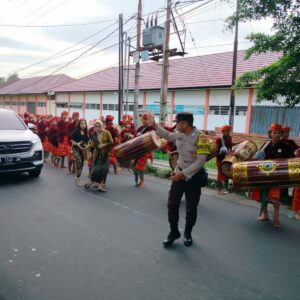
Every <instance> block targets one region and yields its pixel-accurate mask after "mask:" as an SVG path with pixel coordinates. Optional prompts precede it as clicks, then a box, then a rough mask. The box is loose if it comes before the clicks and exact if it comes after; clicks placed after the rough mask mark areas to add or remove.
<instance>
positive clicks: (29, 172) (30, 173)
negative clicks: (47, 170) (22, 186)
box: [28, 170, 42, 178]
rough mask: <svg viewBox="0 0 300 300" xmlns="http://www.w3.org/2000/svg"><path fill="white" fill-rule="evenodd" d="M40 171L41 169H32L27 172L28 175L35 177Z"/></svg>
mask: <svg viewBox="0 0 300 300" xmlns="http://www.w3.org/2000/svg"><path fill="white" fill-rule="evenodd" d="M41 172H42V170H32V171H28V174H29V176H30V177H32V178H36V177H39V176H40V174H41Z"/></svg>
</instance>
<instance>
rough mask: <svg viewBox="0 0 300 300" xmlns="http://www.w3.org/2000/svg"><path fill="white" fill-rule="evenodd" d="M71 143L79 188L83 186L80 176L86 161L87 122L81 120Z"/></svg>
mask: <svg viewBox="0 0 300 300" xmlns="http://www.w3.org/2000/svg"><path fill="white" fill-rule="evenodd" d="M71 143H72V151H73V156H74V158H75V174H76V184H77V185H78V186H82V183H81V180H80V176H81V173H82V169H83V165H84V160H85V148H86V146H87V143H88V131H87V124H86V120H84V119H80V120H79V123H78V125H77V127H76V129H75V130H74V132H73V134H72V137H71Z"/></svg>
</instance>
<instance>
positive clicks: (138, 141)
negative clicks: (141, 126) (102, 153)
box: [115, 131, 161, 161]
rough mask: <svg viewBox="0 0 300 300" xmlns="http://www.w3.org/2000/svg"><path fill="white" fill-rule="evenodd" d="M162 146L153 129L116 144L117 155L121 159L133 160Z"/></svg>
mask: <svg viewBox="0 0 300 300" xmlns="http://www.w3.org/2000/svg"><path fill="white" fill-rule="evenodd" d="M160 147H161V140H160V138H159V137H158V136H157V134H156V132H155V131H151V132H147V133H145V134H143V135H140V136H138V137H136V138H134V139H132V140H129V141H128V142H126V143H123V144H121V145H118V146H116V147H115V155H116V157H117V159H118V160H119V161H126V160H132V159H136V158H138V157H141V156H143V155H145V154H147V153H148V152H151V151H153V150H155V149H158V148H160Z"/></svg>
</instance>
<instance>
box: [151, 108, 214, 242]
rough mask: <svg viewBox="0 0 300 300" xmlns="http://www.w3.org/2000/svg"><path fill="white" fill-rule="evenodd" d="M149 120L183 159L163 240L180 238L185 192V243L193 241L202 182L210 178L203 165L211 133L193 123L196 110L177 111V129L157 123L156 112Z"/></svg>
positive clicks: (174, 187) (179, 164)
mask: <svg viewBox="0 0 300 300" xmlns="http://www.w3.org/2000/svg"><path fill="white" fill-rule="evenodd" d="M148 116H149V117H148V119H149V123H150V124H153V127H154V128H155V129H156V131H157V134H158V135H159V136H161V137H162V138H164V139H166V140H168V141H171V142H174V143H176V146H177V149H178V153H179V159H178V163H177V166H176V168H175V171H174V175H173V176H172V177H171V180H172V185H171V189H170V192H169V198H168V219H169V224H170V229H171V231H170V233H169V235H168V237H167V239H166V240H165V241H164V242H163V245H164V246H165V247H169V246H171V245H172V244H173V243H174V241H175V240H176V239H178V238H180V232H179V230H178V222H179V207H180V202H181V198H182V196H183V194H185V197H186V224H185V231H184V245H185V246H186V247H190V246H191V245H192V244H193V239H192V234H191V233H192V229H193V227H194V225H195V223H196V219H197V207H198V204H199V201H200V195H201V186H203V185H204V184H205V183H204V181H207V174H206V172H205V170H204V169H203V166H204V163H205V161H206V159H207V156H208V155H209V154H210V146H209V141H208V138H207V136H205V135H202V134H200V132H198V131H197V129H196V128H195V127H194V126H193V121H194V117H193V114H191V113H187V112H182V113H178V114H177V115H176V122H177V131H176V132H173V133H171V132H168V131H167V130H165V129H164V128H163V127H161V126H159V125H157V124H156V123H155V120H154V118H153V115H152V114H150V113H149V114H148Z"/></svg>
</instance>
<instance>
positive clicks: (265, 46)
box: [226, 0, 300, 107]
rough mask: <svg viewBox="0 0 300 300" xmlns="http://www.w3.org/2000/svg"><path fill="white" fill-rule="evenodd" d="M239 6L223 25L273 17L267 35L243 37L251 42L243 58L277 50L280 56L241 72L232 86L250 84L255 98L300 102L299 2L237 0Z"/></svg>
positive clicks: (258, 99)
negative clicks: (255, 91) (248, 70)
mask: <svg viewBox="0 0 300 300" xmlns="http://www.w3.org/2000/svg"><path fill="white" fill-rule="evenodd" d="M238 1H239V10H238V12H236V13H235V14H234V15H232V16H230V17H229V18H228V19H227V20H226V21H227V27H228V28H229V29H232V28H233V27H234V25H235V23H236V21H239V22H245V21H251V20H262V19H266V18H272V19H273V27H272V31H273V32H274V33H273V34H271V35H268V34H264V33H251V34H250V35H249V36H248V37H247V38H248V39H249V40H250V41H251V42H253V43H254V45H253V47H250V48H249V49H248V50H246V54H245V59H249V58H250V57H251V56H252V55H254V54H260V53H266V52H269V51H271V52H279V53H281V54H282V56H281V58H279V59H278V60H277V61H275V62H274V63H272V64H271V65H269V66H266V67H263V68H261V69H259V70H256V71H252V72H246V73H244V74H242V75H241V76H240V77H239V78H238V79H237V80H236V83H235V86H234V88H236V89H240V88H243V87H247V86H250V85H254V86H255V87H256V89H257V101H258V102H260V101H263V100H269V101H272V102H275V103H280V101H279V100H278V98H279V97H280V96H282V97H284V98H285V102H284V104H285V105H286V106H289V107H293V106H295V105H296V104H298V103H300V2H299V1H298V0H238Z"/></svg>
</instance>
